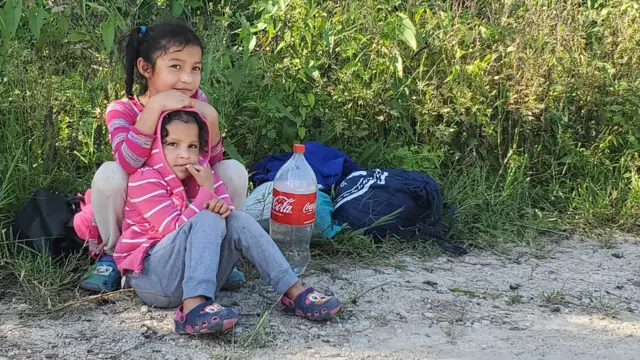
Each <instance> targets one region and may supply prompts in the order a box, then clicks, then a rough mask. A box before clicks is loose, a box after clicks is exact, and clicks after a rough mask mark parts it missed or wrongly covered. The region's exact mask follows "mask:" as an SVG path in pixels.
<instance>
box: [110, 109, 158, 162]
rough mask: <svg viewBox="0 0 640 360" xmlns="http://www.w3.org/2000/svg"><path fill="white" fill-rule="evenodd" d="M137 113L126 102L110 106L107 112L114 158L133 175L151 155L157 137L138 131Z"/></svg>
mask: <svg viewBox="0 0 640 360" xmlns="http://www.w3.org/2000/svg"><path fill="white" fill-rule="evenodd" d="M135 116H136V115H135V112H133V110H132V109H131V108H130V107H129V105H128V104H126V103H125V102H124V101H116V102H113V103H111V104H109V107H108V108H107V112H106V115H105V117H106V120H107V128H108V129H109V139H110V140H111V148H112V152H113V157H114V159H115V160H116V162H117V163H118V164H119V165H120V166H121V167H122V169H124V171H126V172H127V174H133V173H134V172H136V170H138V169H139V168H140V167H142V164H144V162H145V161H146V160H147V158H148V157H149V155H150V154H151V144H152V143H153V140H154V138H155V136H154V135H153V133H152V134H151V135H149V134H146V133H144V132H142V131H140V130H139V129H137V128H136V127H135V126H134V124H135V122H136V117H135Z"/></svg>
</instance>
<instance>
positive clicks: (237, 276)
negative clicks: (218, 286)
mask: <svg viewBox="0 0 640 360" xmlns="http://www.w3.org/2000/svg"><path fill="white" fill-rule="evenodd" d="M242 284H244V273H243V272H242V271H240V270H238V267H236V266H234V267H233V270H232V271H231V274H229V277H228V278H227V280H226V281H225V283H224V284H223V285H222V290H226V291H233V290H238V289H239V288H240V287H242Z"/></svg>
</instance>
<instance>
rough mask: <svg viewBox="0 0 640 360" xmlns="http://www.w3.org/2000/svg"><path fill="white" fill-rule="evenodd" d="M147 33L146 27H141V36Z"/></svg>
mask: <svg viewBox="0 0 640 360" xmlns="http://www.w3.org/2000/svg"><path fill="white" fill-rule="evenodd" d="M146 32H147V27H146V26H144V25H143V26H140V34H144V33H146Z"/></svg>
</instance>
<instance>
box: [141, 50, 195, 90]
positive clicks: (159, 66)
mask: <svg viewBox="0 0 640 360" xmlns="http://www.w3.org/2000/svg"><path fill="white" fill-rule="evenodd" d="M140 60H141V59H140ZM140 60H139V61H140ZM142 61H144V60H142ZM139 65H143V66H141V67H142V68H143V69H145V70H144V71H142V72H141V73H142V75H143V76H144V77H146V78H147V84H148V89H149V96H153V95H155V94H159V93H162V92H165V91H169V90H178V91H180V92H181V93H183V94H185V95H187V96H189V97H191V96H193V94H194V93H195V92H196V90H198V87H199V86H200V78H201V76H202V50H200V48H199V47H197V46H186V47H184V48H180V47H172V48H170V49H169V50H168V51H166V52H164V53H162V54H161V55H160V56H159V57H158V58H157V59H156V64H155V67H154V68H153V69H149V68H148V67H145V66H144V64H139Z"/></svg>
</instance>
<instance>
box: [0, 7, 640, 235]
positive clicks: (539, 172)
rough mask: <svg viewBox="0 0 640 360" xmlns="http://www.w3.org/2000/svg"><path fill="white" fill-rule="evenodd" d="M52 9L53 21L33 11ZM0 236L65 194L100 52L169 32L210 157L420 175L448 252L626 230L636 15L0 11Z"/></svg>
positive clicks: (110, 84)
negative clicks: (7, 223) (45, 190)
mask: <svg viewBox="0 0 640 360" xmlns="http://www.w3.org/2000/svg"><path fill="white" fill-rule="evenodd" d="M52 4H53V5H52ZM0 6H1V7H2V11H0V18H2V20H3V21H0V24H1V25H0V30H1V31H2V40H1V41H2V49H1V50H2V51H1V52H0V54H1V55H0V65H1V66H0V81H1V86H0V131H1V132H2V135H1V136H2V141H1V142H0V179H1V181H2V183H1V184H0V217H1V218H0V220H7V219H9V218H10V216H12V214H13V213H15V211H16V209H17V206H18V205H19V204H20V203H21V201H23V200H24V199H25V198H26V196H27V194H28V191H29V190H31V189H33V188H35V187H37V186H42V185H52V186H54V187H56V188H58V189H60V190H65V191H74V192H75V191H83V190H84V189H85V188H86V187H88V186H89V184H90V179H91V175H92V173H93V172H94V171H95V169H96V168H97V166H99V164H100V163H101V162H102V161H104V160H106V159H109V157H110V156H111V155H110V146H109V144H108V141H107V137H106V129H105V127H104V120H103V112H104V110H105V107H106V105H107V104H108V102H110V101H112V100H114V99H116V98H119V97H122V96H123V84H122V83H123V81H122V79H123V76H122V72H121V69H120V67H119V61H118V58H117V54H115V47H114V42H115V39H116V38H117V34H119V33H121V32H122V31H125V30H127V29H129V28H130V27H132V26H137V25H144V24H147V25H148V24H151V23H153V22H154V21H157V20H159V19H163V18H166V17H171V16H181V17H183V18H185V19H186V20H187V21H188V22H189V23H190V24H191V25H192V26H193V27H194V28H195V29H196V30H197V31H198V33H199V34H201V36H202V37H203V39H204V40H205V43H206V53H205V62H206V63H205V68H204V74H203V75H204V76H203V83H202V87H203V88H204V89H205V91H206V93H207V94H208V95H209V99H210V102H211V103H212V104H213V105H214V106H215V107H216V108H217V109H218V111H219V112H220V114H221V119H222V126H223V129H224V131H225V134H226V138H225V147H226V150H227V155H228V156H230V157H234V158H237V159H239V160H241V161H243V162H245V163H247V164H251V163H252V162H255V161H256V160H259V159H260V158H261V157H263V156H264V155H266V154H268V153H272V152H276V151H282V150H287V149H289V148H290V146H291V145H292V144H293V143H294V142H295V141H305V140H311V139H314V140H320V141H322V142H325V143H326V144H328V145H332V146H336V147H338V148H340V149H342V150H343V151H345V152H347V153H348V154H350V155H351V156H352V157H353V158H354V159H355V160H356V161H357V162H358V163H360V165H362V166H365V167H372V166H388V167H403V168H408V169H415V170H421V171H427V172H429V173H431V174H432V175H434V176H435V177H436V178H437V179H439V180H440V181H441V182H442V184H443V187H444V189H445V191H446V195H447V196H448V197H449V199H450V200H451V201H452V202H454V203H455V204H456V205H457V207H458V209H459V221H458V234H459V235H460V237H459V239H460V240H462V241H465V242H474V243H477V244H478V245H486V244H490V243H491V242H492V241H493V240H490V239H512V240H513V239H516V240H517V239H518V237H520V236H525V235H526V234H527V233H528V231H529V230H527V229H530V228H525V227H522V224H528V226H532V224H533V226H535V227H541V226H543V227H558V226H566V225H570V226H577V225H580V226H583V225H584V226H587V227H594V226H607V227H616V228H619V229H622V230H634V229H633V226H634V225H635V224H636V223H637V221H638V219H639V215H640V212H639V211H638V204H639V203H640V183H639V179H638V173H637V169H638V164H639V160H638V156H637V152H638V148H639V145H638V138H640V133H639V132H640V126H639V121H640V118H639V111H640V110H639V109H640V96H639V95H638V94H639V90H640V75H638V74H639V72H638V71H637V65H638V64H640V7H639V5H638V3H637V2H636V1H632V0H612V1H598V0H586V1H584V0H581V1H575V0H565V1H554V2H549V1H539V0H510V1H486V0H477V1H473V0H471V1H399V0H398V1H393V0H378V1H372V0H350V1H347V0H339V1H336V0H334V1H319V0H318V1H314V0H307V1H301V0H290V1H287V0H280V1H229V0H225V1H208V0H110V1H104V2H100V4H98V3H97V2H96V3H93V2H89V1H84V0H82V1H71V0H67V1H65V0H60V1H54V2H50V1H46V2H45V1H42V0H24V1H23V0H0Z"/></svg>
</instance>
